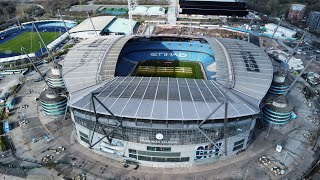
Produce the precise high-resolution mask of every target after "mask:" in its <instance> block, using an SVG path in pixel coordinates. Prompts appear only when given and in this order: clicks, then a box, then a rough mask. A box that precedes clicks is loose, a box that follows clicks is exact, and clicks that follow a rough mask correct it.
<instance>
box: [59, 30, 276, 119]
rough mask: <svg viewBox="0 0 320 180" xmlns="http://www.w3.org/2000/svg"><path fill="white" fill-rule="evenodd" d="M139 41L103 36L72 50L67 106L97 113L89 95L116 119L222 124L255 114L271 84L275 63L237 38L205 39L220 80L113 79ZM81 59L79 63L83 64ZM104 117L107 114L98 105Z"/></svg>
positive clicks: (67, 71) (66, 74)
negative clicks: (131, 43)
mask: <svg viewBox="0 0 320 180" xmlns="http://www.w3.org/2000/svg"><path fill="white" fill-rule="evenodd" d="M133 37H135V36H102V37H97V38H93V39H89V40H86V41H82V42H81V43H79V44H77V45H76V46H74V48H73V49H72V50H71V51H69V53H68V54H67V56H66V58H65V61H64V65H63V77H64V81H65V84H66V87H67V89H68V91H69V93H70V100H69V102H68V104H69V106H71V107H74V108H78V109H82V110H86V111H93V108H92V103H90V98H91V93H92V92H94V93H96V94H97V95H96V97H97V98H98V99H99V100H100V101H101V102H103V104H104V105H105V106H106V107H108V108H109V109H110V110H111V111H112V112H113V113H114V114H115V115H117V116H123V117H130V118H148V119H167V120H177V119H180V120H201V119H205V118H207V117H209V118H210V119H221V118H223V117H224V110H223V109H224V106H222V107H220V108H219V110H217V111H216V112H215V113H214V114H212V115H210V114H211V112H212V111H213V110H214V109H215V108H216V107H218V106H219V105H221V104H223V103H224V102H225V100H228V107H229V108H228V117H229V118H231V117H241V116H247V115H253V114H257V113H258V112H259V103H260V101H261V99H262V98H263V97H264V96H265V94H266V93H267V91H268V89H269V87H270V84H271V81H272V73H273V69H272V64H271V62H270V59H269V58H268V56H267V54H266V53H265V52H263V50H261V49H260V48H259V47H257V46H255V45H253V44H250V43H248V42H245V41H240V40H235V39H222V38H221V39H220V38H219V39H214V38H205V39H206V40H207V42H208V43H209V44H210V45H211V47H212V49H213V50H214V56H215V61H216V66H217V77H216V80H199V79H184V78H167V77H152V78H150V77H114V70H115V67H116V64H117V60H118V57H119V54H120V52H121V50H122V48H123V46H124V45H125V44H126V43H127V41H128V40H130V39H131V38H133ZM79 59H80V61H79ZM96 107H97V111H98V112H99V113H101V114H106V115H108V113H107V112H106V111H105V110H104V109H103V108H102V106H101V105H98V104H96Z"/></svg>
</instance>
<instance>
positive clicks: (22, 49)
mask: <svg viewBox="0 0 320 180" xmlns="http://www.w3.org/2000/svg"><path fill="white" fill-rule="evenodd" d="M21 51H22V52H23V53H24V54H25V55H26V56H27V58H28V60H29V61H30V63H31V64H32V66H33V67H34V69H35V70H36V71H37V72H38V73H39V74H40V76H41V77H42V79H43V81H44V82H45V83H46V85H47V86H48V87H50V86H49V84H48V82H47V81H46V79H45V78H44V76H43V74H42V73H41V72H40V70H39V69H38V67H37V66H36V64H34V62H33V61H32V59H31V58H30V56H29V55H28V53H27V52H26V50H25V48H24V47H21Z"/></svg>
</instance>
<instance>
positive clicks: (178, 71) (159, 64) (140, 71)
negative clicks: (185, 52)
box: [132, 60, 204, 79]
mask: <svg viewBox="0 0 320 180" xmlns="http://www.w3.org/2000/svg"><path fill="white" fill-rule="evenodd" d="M132 76H144V77H175V78H192V79H204V75H203V73H202V70H201V64H200V63H198V62H190V61H157V60H148V61H140V62H139V63H138V64H137V66H136V68H135V70H134V71H133V73H132Z"/></svg>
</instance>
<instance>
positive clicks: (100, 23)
mask: <svg viewBox="0 0 320 180" xmlns="http://www.w3.org/2000/svg"><path fill="white" fill-rule="evenodd" d="M114 18H115V16H98V17H91V20H92V23H93V24H94V28H93V26H92V23H91V22H90V19H89V18H88V19H86V20H84V21H83V22H81V23H80V24H79V25H77V26H75V27H74V28H72V29H70V31H69V32H70V33H76V32H82V31H94V29H95V30H96V31H102V30H103V29H104V28H105V27H106V26H107V25H108V24H109V23H110V22H112V21H113V19H114Z"/></svg>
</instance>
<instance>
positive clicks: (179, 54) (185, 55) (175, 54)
mask: <svg viewBox="0 0 320 180" xmlns="http://www.w3.org/2000/svg"><path fill="white" fill-rule="evenodd" d="M150 56H153V57H154V56H156V57H161V56H164V57H168V56H169V57H173V56H176V57H181V58H182V57H187V54H186V53H167V52H152V53H150Z"/></svg>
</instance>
